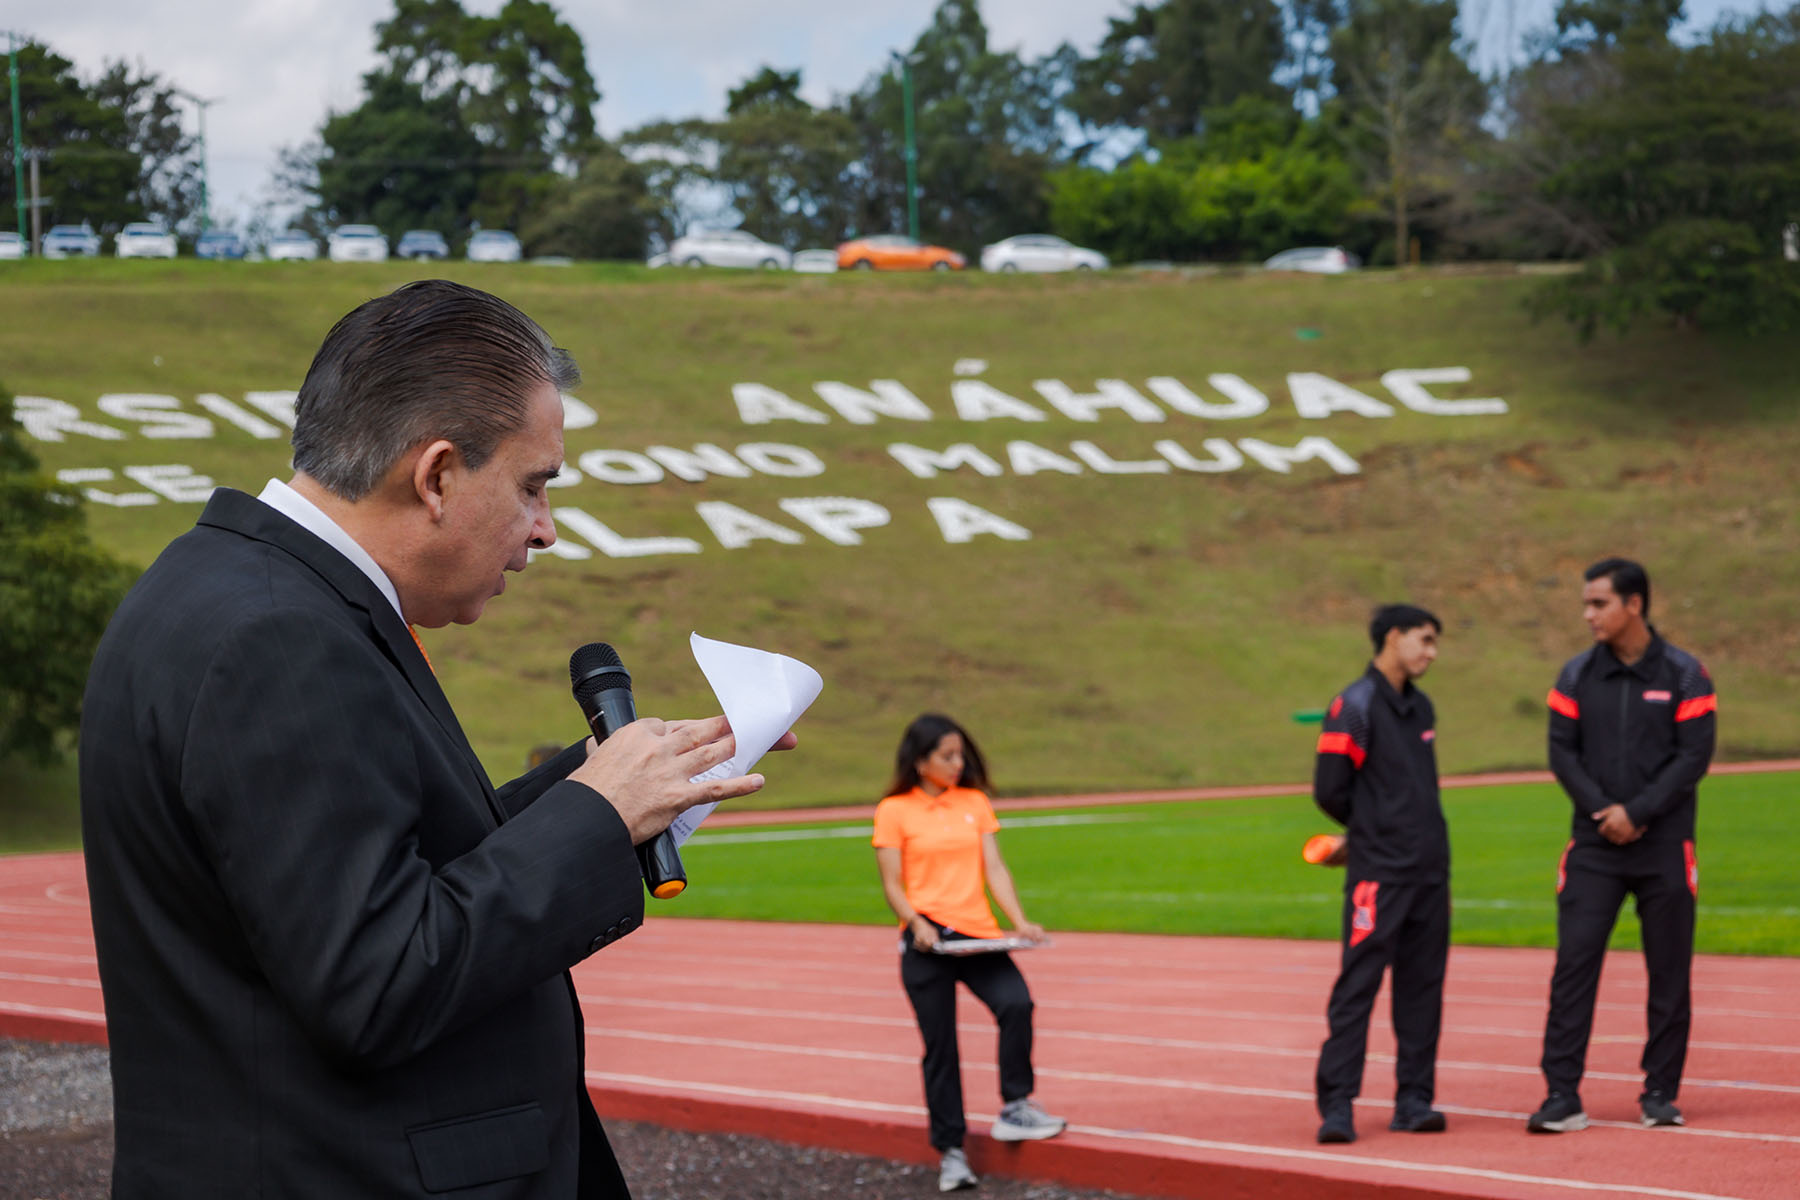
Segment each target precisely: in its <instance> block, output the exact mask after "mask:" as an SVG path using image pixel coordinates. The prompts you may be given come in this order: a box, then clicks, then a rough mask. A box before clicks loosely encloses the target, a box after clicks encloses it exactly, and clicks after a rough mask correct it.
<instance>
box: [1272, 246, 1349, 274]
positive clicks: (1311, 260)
mask: <svg viewBox="0 0 1800 1200" xmlns="http://www.w3.org/2000/svg"><path fill="white" fill-rule="evenodd" d="M1360 266H1362V259H1360V258H1358V257H1356V255H1354V254H1352V253H1350V252H1349V251H1348V250H1345V249H1344V248H1343V247H1342V246H1297V247H1295V248H1294V249H1292V250H1283V251H1282V252H1281V253H1280V254H1277V255H1275V256H1274V257H1273V258H1270V259H1269V260H1268V261H1267V262H1265V263H1263V269H1264V270H1268V271H1309V272H1311V273H1312V274H1314V275H1342V274H1343V273H1344V272H1345V271H1354V270H1356V268H1358V267H1360Z"/></svg>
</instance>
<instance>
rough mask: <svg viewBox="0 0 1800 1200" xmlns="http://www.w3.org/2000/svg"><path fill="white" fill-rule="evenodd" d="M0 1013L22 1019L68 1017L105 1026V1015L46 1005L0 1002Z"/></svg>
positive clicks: (9, 1001)
mask: <svg viewBox="0 0 1800 1200" xmlns="http://www.w3.org/2000/svg"><path fill="white" fill-rule="evenodd" d="M0 1013H17V1014H19V1015H20V1016H22V1017H69V1018H72V1019H74V1020H77V1021H91V1022H93V1023H94V1024H95V1025H99V1026H102V1027H104V1026H105V1025H106V1014H105V1013H97V1012H88V1011H86V1010H85V1009H79V1008H56V1007H54V1006H51V1005H47V1004H19V1003H16V1002H14V1001H11V1000H0Z"/></svg>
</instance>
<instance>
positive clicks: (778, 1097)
mask: <svg viewBox="0 0 1800 1200" xmlns="http://www.w3.org/2000/svg"><path fill="white" fill-rule="evenodd" d="M587 1079H588V1082H590V1083H598V1084H608V1083H610V1084H614V1085H618V1086H625V1087H632V1086H636V1087H645V1088H649V1089H652V1090H654V1091H659V1092H669V1091H677V1092H690V1093H697V1094H699V1095H702V1096H729V1097H733V1098H737V1099H745V1100H755V1101H757V1102H759V1103H768V1102H773V1101H785V1102H788V1103H795V1104H810V1105H815V1106H817V1107H821V1108H832V1109H844V1110H849V1111H854V1112H879V1113H887V1114H892V1115H896V1116H898V1115H906V1116H911V1117H921V1116H923V1115H924V1110H923V1109H922V1108H919V1107H918V1106H916V1105H905V1104H883V1103H878V1102H875V1101H869V1100H851V1099H847V1098H845V1097H842V1096H825V1095H820V1094H818V1093H816V1092H783V1091H776V1090H774V1089H770V1088H747V1087H738V1086H735V1085H731V1084H716V1083H701V1082H695V1081H689V1080H673V1079H660V1078H654V1077H651V1076H647V1075H625V1074H614V1073H612V1072H608V1071H589V1072H587ZM1310 1098H1311V1097H1310V1096H1309V1097H1308V1099H1310ZM968 1119H969V1123H970V1124H971V1125H974V1124H979V1123H986V1122H988V1121H991V1120H993V1115H992V1114H991V1113H978V1112H970V1113H969V1114H968ZM1069 1131H1070V1132H1071V1133H1078V1134H1081V1135H1083V1136H1086V1137H1092V1138H1099V1139H1104V1140H1108V1141H1116V1142H1153V1143H1159V1144H1161V1145H1166V1146H1179V1147H1182V1148H1183V1149H1191V1150H1211V1151H1217V1152H1223V1153H1228V1154H1242V1155H1246V1156H1249V1157H1253V1158H1281V1159H1290V1160H1297V1161H1300V1162H1307V1163H1315V1164H1319V1165H1326V1164H1329V1165H1330V1166H1331V1167H1332V1168H1333V1170H1334V1172H1336V1171H1342V1170H1343V1169H1344V1168H1346V1167H1351V1168H1355V1167H1377V1168H1381V1169H1384V1170H1393V1171H1405V1172H1410V1173H1413V1174H1419V1175H1449V1176H1456V1177H1461V1178H1474V1179H1491V1180H1494V1181H1496V1182H1499V1183H1522V1184H1529V1185H1533V1186H1538V1187H1543V1188H1547V1189H1561V1190H1564V1191H1577V1192H1617V1193H1621V1194H1623V1195H1627V1196H1650V1197H1656V1198H1657V1200H1743V1198H1742V1197H1736V1196H1725V1195H1720V1194H1718V1193H1716V1192H1684V1191H1678V1190H1676V1189H1674V1188H1659V1187H1653V1186H1649V1185H1646V1184H1637V1183H1604V1182H1593V1181H1588V1180H1579V1179H1563V1178H1557V1177H1554V1176H1545V1175H1524V1174H1520V1173H1518V1172H1514V1171H1493V1170H1488V1169H1487V1168H1484V1167H1459V1166H1453V1165H1447V1164H1434V1163H1416V1162H1407V1161H1404V1160H1402V1159H1392V1158H1375V1157H1373V1156H1369V1155H1361V1154H1356V1153H1354V1152H1340V1153H1332V1152H1329V1151H1324V1150H1304V1149H1296V1148H1289V1147H1284V1146H1258V1145H1252V1144H1250V1143H1246V1142H1217V1141H1212V1140H1210V1139H1206V1138H1193V1137H1184V1136H1182V1135H1180V1134H1174V1133H1148V1132H1144V1131H1142V1130H1125V1129H1106V1128H1103V1127H1100V1126H1096V1125H1071V1126H1069Z"/></svg>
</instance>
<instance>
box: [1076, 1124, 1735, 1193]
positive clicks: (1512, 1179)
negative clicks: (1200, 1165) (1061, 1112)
mask: <svg viewBox="0 0 1800 1200" xmlns="http://www.w3.org/2000/svg"><path fill="white" fill-rule="evenodd" d="M1069 1128H1070V1130H1071V1131H1072V1132H1075V1133H1082V1134H1086V1135H1088V1136H1091V1137H1103V1138H1110V1139H1116V1140H1119V1141H1128V1142H1160V1143H1162V1144H1164V1145H1171V1146H1181V1147H1185V1148H1192V1149H1197V1150H1217V1151H1224V1152H1227V1153H1232V1154H1245V1155H1252V1156H1256V1157H1268V1158H1289V1159H1298V1160H1300V1161H1303V1162H1315V1163H1330V1164H1332V1165H1333V1166H1334V1167H1337V1168H1339V1169H1342V1168H1343V1167H1346V1166H1370V1167H1381V1168H1385V1169H1388V1170H1394V1171H1410V1172H1414V1173H1416V1174H1423V1175H1453V1176H1461V1177H1464V1178H1474V1179H1492V1180H1494V1181H1496V1182H1499V1183H1524V1184H1531V1185H1534V1186H1537V1187H1543V1188H1546V1189H1556V1188H1561V1189H1564V1190H1567V1191H1578V1192H1618V1193H1622V1194H1624V1195H1627V1196H1654V1197H1657V1198H1658V1200H1742V1198H1741V1197H1736V1196H1723V1195H1719V1194H1717V1193H1714V1192H1683V1191H1677V1190H1676V1189H1674V1188H1660V1187H1652V1186H1650V1185H1648V1184H1641V1183H1603V1182H1598V1181H1589V1180H1584V1179H1564V1178H1559V1177H1556V1176H1546V1175H1523V1174H1520V1173H1518V1172H1514V1171H1493V1170H1489V1169H1487V1168H1485V1167H1458V1166H1452V1165H1449V1164H1434V1163H1416V1162H1407V1161H1405V1160H1403V1159H1397V1158H1375V1157H1373V1156H1369V1155H1363V1154H1357V1153H1355V1152H1339V1153H1332V1152H1330V1151H1326V1150H1304V1149H1297V1148H1289V1147H1285V1146H1256V1145H1250V1144H1246V1143H1243V1142H1215V1141H1211V1140H1208V1139H1206V1138H1191V1137H1183V1136H1181V1135H1180V1134H1173V1133H1146V1132H1141V1131H1137V1130H1125V1129H1101V1128H1097V1127H1095V1126H1092V1125H1071V1126H1070V1127H1069Z"/></svg>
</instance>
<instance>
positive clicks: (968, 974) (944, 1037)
mask: <svg viewBox="0 0 1800 1200" xmlns="http://www.w3.org/2000/svg"><path fill="white" fill-rule="evenodd" d="M900 982H901V983H902V984H903V985H904V986H905V988H906V998H907V999H908V1000H910V1001H912V1006H913V1012H914V1014H916V1015H917V1016H918V1018H919V1033H920V1035H921V1036H922V1037H923V1038H924V1039H925V1057H924V1060H923V1062H922V1065H923V1067H924V1070H925V1107H926V1109H927V1110H928V1111H929V1112H930V1114H931V1145H932V1147H933V1148H934V1149H937V1150H940V1151H941V1150H952V1149H956V1148H958V1147H960V1146H961V1145H962V1144H963V1137H964V1136H965V1135H966V1134H967V1133H968V1126H967V1125H966V1124H965V1123H964V1120H963V1092H962V1057H961V1054H960V1053H959V1051H958V1049H957V1044H956V985H957V984H958V983H959V982H960V983H963V984H965V985H967V987H968V989H969V990H970V991H971V992H974V993H975V998H976V999H978V1000H980V1001H981V1002H982V1003H983V1004H985V1005H987V1006H988V1009H989V1010H990V1011H991V1012H992V1013H993V1014H994V1019H995V1020H996V1021H998V1022H999V1024H1000V1098H1001V1100H1002V1101H1006V1102H1011V1101H1013V1100H1023V1099H1024V1098H1025V1097H1026V1096H1029V1095H1031V1090H1032V1087H1033V1086H1034V1084H1035V1080H1034V1079H1033V1077H1032V1072H1031V1010H1032V1002H1031V992H1030V990H1029V989H1027V988H1026V986H1025V977H1024V976H1023V975H1021V974H1019V968H1018V967H1017V966H1016V965H1015V964H1014V963H1013V960H1012V956H1011V955H1009V954H1005V953H992V954H970V955H966V956H960V957H959V956H952V955H944V954H922V953H920V952H919V951H918V950H915V949H914V948H913V945H912V939H910V938H908V939H907V940H906V949H905V950H904V951H902V952H901V955H900Z"/></svg>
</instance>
